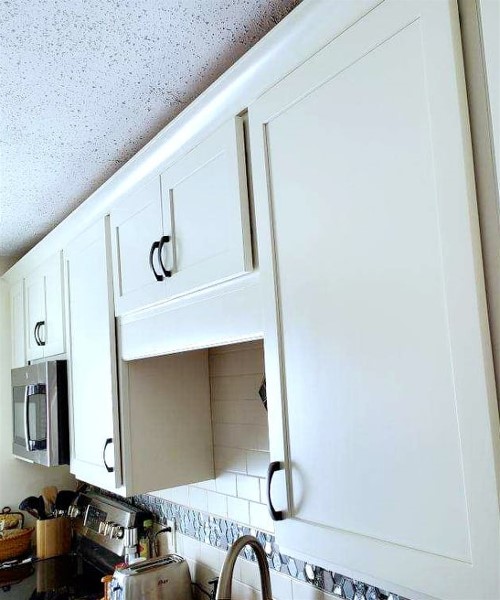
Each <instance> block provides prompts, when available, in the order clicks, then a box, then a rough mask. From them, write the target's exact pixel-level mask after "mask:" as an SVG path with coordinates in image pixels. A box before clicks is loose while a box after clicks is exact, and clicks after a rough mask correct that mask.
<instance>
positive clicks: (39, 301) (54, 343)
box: [25, 252, 65, 360]
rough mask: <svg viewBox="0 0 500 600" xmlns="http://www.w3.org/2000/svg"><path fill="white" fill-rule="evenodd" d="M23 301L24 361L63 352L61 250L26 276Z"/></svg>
mask: <svg viewBox="0 0 500 600" xmlns="http://www.w3.org/2000/svg"><path fill="white" fill-rule="evenodd" d="M25 302H26V306H25V326H26V358H27V360H35V359H38V358H44V357H45V358H47V357H49V356H55V355H56V354H62V353H63V352H65V344H64V315H63V310H64V309H63V306H64V302H63V287H62V257H61V253H60V252H58V253H57V254H55V255H54V256H53V257H52V258H50V259H49V260H48V261H47V262H45V263H44V264H43V265H42V266H41V267H39V268H38V269H37V270H36V271H35V272H33V273H32V274H31V275H29V276H28V277H27V278H26V281H25Z"/></svg>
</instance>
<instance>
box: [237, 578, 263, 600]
mask: <svg viewBox="0 0 500 600" xmlns="http://www.w3.org/2000/svg"><path fill="white" fill-rule="evenodd" d="M232 592H233V593H232V597H233V600H260V598H261V593H260V592H258V591H257V590H256V589H254V588H253V587H250V586H249V585H245V584H244V583H240V582H239V581H234V582H233V589H232Z"/></svg>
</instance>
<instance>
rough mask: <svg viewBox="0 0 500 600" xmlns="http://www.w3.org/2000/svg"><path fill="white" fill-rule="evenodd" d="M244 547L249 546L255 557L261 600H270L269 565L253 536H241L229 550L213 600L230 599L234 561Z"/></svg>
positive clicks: (262, 549)
mask: <svg viewBox="0 0 500 600" xmlns="http://www.w3.org/2000/svg"><path fill="white" fill-rule="evenodd" d="M245 546H250V547H251V548H252V549H253V551H254V552H255V556H256V557H257V564H258V566H259V572H260V585H261V590H262V600H272V594H271V578H270V577H269V565H268V564H267V557H266V553H265V552H264V548H262V546H261V545H260V543H259V540H258V539H257V538H256V537H254V536H253V535H243V536H241V537H240V538H238V539H237V540H236V541H235V542H234V544H233V545H232V546H231V547H230V548H229V550H228V552H227V555H226V559H225V560H224V564H223V565H222V569H221V572H220V577H219V585H218V587H217V595H216V596H215V600H231V599H232V583H233V571H234V565H235V564H236V559H237V558H238V556H239V554H240V552H241V551H242V550H243V548H244V547H245Z"/></svg>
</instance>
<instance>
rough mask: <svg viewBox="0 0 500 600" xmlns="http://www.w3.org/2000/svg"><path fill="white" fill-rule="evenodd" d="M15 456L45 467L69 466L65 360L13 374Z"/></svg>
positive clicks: (16, 371) (37, 365)
mask: <svg viewBox="0 0 500 600" xmlns="http://www.w3.org/2000/svg"><path fill="white" fill-rule="evenodd" d="M12 416H13V443H12V452H13V454H14V456H17V457H19V458H23V459H25V460H29V461H31V462H34V463H38V464H40V465H45V466H46V467H52V466H55V465H67V464H69V417H68V379H67V368H66V361H65V360H48V361H45V362H41V363H37V364H34V365H30V366H28V367H23V368H21V369H13V370H12Z"/></svg>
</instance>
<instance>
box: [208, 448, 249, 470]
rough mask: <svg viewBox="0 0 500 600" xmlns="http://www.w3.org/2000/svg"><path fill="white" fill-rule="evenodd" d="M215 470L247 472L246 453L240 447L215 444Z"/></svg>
mask: <svg viewBox="0 0 500 600" xmlns="http://www.w3.org/2000/svg"><path fill="white" fill-rule="evenodd" d="M214 456H215V470H216V472H217V473H220V472H221V471H233V472H238V473H246V472H247V453H246V450H242V449H241V448H229V447H227V446H215V448H214Z"/></svg>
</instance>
